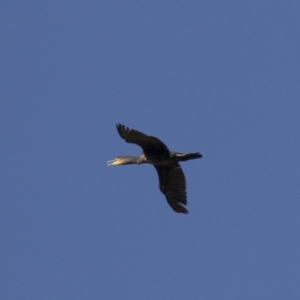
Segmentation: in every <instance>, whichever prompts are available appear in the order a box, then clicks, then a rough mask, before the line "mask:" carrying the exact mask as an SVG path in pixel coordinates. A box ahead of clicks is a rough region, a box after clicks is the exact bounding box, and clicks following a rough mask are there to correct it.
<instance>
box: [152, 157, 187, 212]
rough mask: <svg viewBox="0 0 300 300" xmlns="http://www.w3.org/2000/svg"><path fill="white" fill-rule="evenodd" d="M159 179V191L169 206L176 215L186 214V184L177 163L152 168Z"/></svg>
mask: <svg viewBox="0 0 300 300" xmlns="http://www.w3.org/2000/svg"><path fill="white" fill-rule="evenodd" d="M154 167H155V169H156V171H157V173H158V177H159V189H160V190H161V192H162V193H163V194H164V195H165V196H166V199H167V201H168V203H169V205H170V206H171V207H172V208H173V210H174V211H176V212H177V213H183V214H187V213H188V211H187V209H186V208H185V207H184V206H183V205H182V204H184V205H186V204H187V201H186V183H185V177H184V173H183V171H182V169H181V167H180V165H179V164H178V163H173V164H171V165H166V166H154Z"/></svg>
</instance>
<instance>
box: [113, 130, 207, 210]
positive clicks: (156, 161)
mask: <svg viewBox="0 0 300 300" xmlns="http://www.w3.org/2000/svg"><path fill="white" fill-rule="evenodd" d="M117 130H118V133H119V135H120V137H121V138H122V139H124V140H125V141H126V142H127V143H132V144H136V145H138V146H140V147H141V148H142V149H143V153H142V154H141V155H140V156H118V157H116V158H115V159H113V160H110V161H108V162H107V165H108V166H119V165H127V164H144V163H148V164H152V165H153V166H154V168H155V169H156V171H157V174H158V178H159V189H160V191H161V192H162V193H163V194H164V195H165V197H166V199H167V201H168V203H169V205H170V206H171V207H172V209H173V210H174V211H175V212H177V213H183V214H186V213H188V211H187V209H186V208H185V207H184V205H187V200H186V181H185V177H184V173H183V171H182V169H181V167H180V165H179V162H180V161H186V160H189V159H196V158H201V157H202V155H201V154H200V153H199V152H193V153H180V152H173V151H169V149H168V147H167V146H166V145H165V144H164V143H163V142H162V141H161V140H159V139H158V138H156V137H154V136H148V135H145V134H143V133H142V132H139V131H137V130H134V129H129V128H128V127H125V126H124V125H121V124H118V125H117Z"/></svg>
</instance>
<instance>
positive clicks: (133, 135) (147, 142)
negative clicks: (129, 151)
mask: <svg viewBox="0 0 300 300" xmlns="http://www.w3.org/2000/svg"><path fill="white" fill-rule="evenodd" d="M117 130H118V132H119V135H120V137H121V138H122V139H124V140H125V141H126V142H127V143H132V144H136V145H139V146H140V147H142V149H143V150H144V152H151V153H157V152H159V153H160V154H162V155H166V156H169V150H168V147H167V146H166V145H165V144H164V143H163V142H162V141H161V140H160V139H158V138H156V137H154V136H148V135H146V134H143V133H142V132H139V131H137V130H134V129H129V128H128V127H125V126H124V125H121V124H118V125H117Z"/></svg>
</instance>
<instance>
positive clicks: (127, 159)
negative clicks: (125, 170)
mask: <svg viewBox="0 0 300 300" xmlns="http://www.w3.org/2000/svg"><path fill="white" fill-rule="evenodd" d="M119 159H120V164H122V165H129V164H143V163H146V161H145V160H144V158H143V157H141V156H121V157H119Z"/></svg>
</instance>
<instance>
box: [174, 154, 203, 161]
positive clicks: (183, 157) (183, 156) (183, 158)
mask: <svg viewBox="0 0 300 300" xmlns="http://www.w3.org/2000/svg"><path fill="white" fill-rule="evenodd" d="M176 156H177V157H178V160H179V161H186V160H189V159H196V158H201V157H202V154H200V153H199V152H194V153H176Z"/></svg>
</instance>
